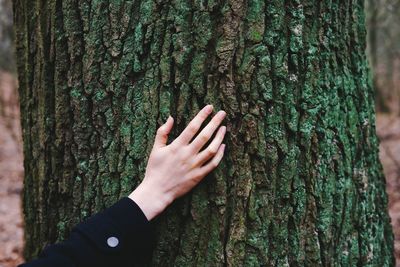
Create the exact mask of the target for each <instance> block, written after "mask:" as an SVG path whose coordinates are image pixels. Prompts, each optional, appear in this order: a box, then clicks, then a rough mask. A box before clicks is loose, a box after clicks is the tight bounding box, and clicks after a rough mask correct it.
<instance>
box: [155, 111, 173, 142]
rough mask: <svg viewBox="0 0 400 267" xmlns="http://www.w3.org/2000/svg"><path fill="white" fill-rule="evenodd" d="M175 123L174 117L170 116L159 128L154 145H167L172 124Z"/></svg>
mask: <svg viewBox="0 0 400 267" xmlns="http://www.w3.org/2000/svg"><path fill="white" fill-rule="evenodd" d="M173 125H174V119H173V118H172V117H171V116H169V117H168V119H167V121H166V122H165V123H164V124H163V125H161V126H160V128H158V130H157V134H156V137H155V140H154V147H163V146H166V144H167V141H168V134H169V133H170V132H171V129H172V126H173Z"/></svg>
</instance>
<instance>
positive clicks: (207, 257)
mask: <svg viewBox="0 0 400 267" xmlns="http://www.w3.org/2000/svg"><path fill="white" fill-rule="evenodd" d="M14 11H15V17H14V20H15V27H16V37H17V56H18V71H19V83H20V87H19V92H20V99H21V111H22V127H23V139H24V155H25V162H24V166H25V189H24V214H25V221H26V230H25V238H26V247H25V255H26V257H27V258H31V257H33V256H35V255H37V253H38V252H39V251H40V250H41V249H42V248H43V247H44V246H45V245H46V244H47V243H50V242H55V241H60V240H62V239H63V238H65V237H66V236H67V235H68V233H69V230H70V229H71V227H72V226H74V225H75V224H76V223H78V222H79V221H81V220H82V219H84V218H86V217H87V216H89V215H91V214H92V213H94V212H96V211H99V210H101V209H104V208H105V207H107V206H109V205H111V204H112V203H113V202H114V201H116V200H118V199H119V198H120V197H122V196H126V195H127V194H129V192H131V190H132V189H134V187H135V186H136V185H138V184H139V183H140V181H141V179H142V177H143V174H144V170H145V165H146V160H147V156H148V153H149V151H150V149H151V146H152V142H153V138H154V134H155V131H156V128H157V127H158V126H159V125H160V124H162V123H163V122H164V121H165V120H166V118H167V116H168V115H169V114H171V115H172V116H173V117H174V118H175V119H176V125H175V128H174V131H173V133H172V136H171V137H172V138H174V137H176V136H177V135H178V134H179V133H180V131H181V130H182V129H183V128H184V127H185V125H186V124H187V123H188V121H189V120H190V119H191V118H192V117H193V116H194V115H195V113H197V111H198V110H199V108H201V107H202V106H203V105H204V104H206V103H212V104H214V106H215V107H216V108H217V109H224V110H226V111H227V113H228V117H227V119H226V124H227V127H228V133H227V136H226V143H227V151H226V153H225V154H226V156H225V158H224V160H223V162H222V163H221V165H220V167H219V168H218V169H217V170H216V171H215V172H213V173H212V174H211V175H209V177H207V178H205V180H204V181H203V182H201V184H200V185H198V186H197V187H196V188H195V189H194V190H193V192H192V193H190V194H188V195H187V196H185V197H183V198H181V199H178V200H176V201H175V202H174V203H173V204H172V205H171V206H170V207H169V208H168V209H167V210H166V211H165V212H164V214H162V215H161V216H159V217H158V218H157V219H156V220H157V237H158V242H157V246H156V249H155V251H154V253H153V257H152V259H151V262H149V264H150V265H152V266H392V265H393V264H394V259H393V255H392V250H393V237H392V231H391V226H390V220H389V217H388V213H387V196H386V192H385V179H384V176H383V174H382V168H381V165H380V163H379V158H378V140H377V137H376V134H375V115H374V105H373V90H372V87H371V81H370V72H369V69H368V66H367V61H366V56H365V39H366V36H365V35H366V31H365V25H364V20H365V18H364V12H363V2H362V1H341V2H340V3H339V2H338V1H328V0H327V1H317V0H307V1H299V0H292V1H281V0H279V1H278V0H264V1H259V0H252V1H243V0H227V1H203V0H194V1H185V0H171V1H153V0H141V1H138V0H135V1H118V0H109V1H89V0H85V1H78V0H63V1H61V0H34V1H28V0H16V1H14ZM38 244H39V246H38Z"/></svg>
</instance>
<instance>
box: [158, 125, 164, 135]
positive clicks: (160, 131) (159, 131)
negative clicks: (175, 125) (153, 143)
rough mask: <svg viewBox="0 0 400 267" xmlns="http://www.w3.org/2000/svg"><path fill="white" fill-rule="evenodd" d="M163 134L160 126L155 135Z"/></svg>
mask: <svg viewBox="0 0 400 267" xmlns="http://www.w3.org/2000/svg"><path fill="white" fill-rule="evenodd" d="M163 133H164V127H163V126H161V127H159V128H158V129H157V134H163Z"/></svg>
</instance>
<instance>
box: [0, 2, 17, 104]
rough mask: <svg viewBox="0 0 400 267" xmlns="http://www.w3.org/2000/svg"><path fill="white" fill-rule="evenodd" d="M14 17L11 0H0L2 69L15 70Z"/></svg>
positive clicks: (0, 56) (0, 60) (0, 67)
mask: <svg viewBox="0 0 400 267" xmlns="http://www.w3.org/2000/svg"><path fill="white" fill-rule="evenodd" d="M12 17H13V16H12V3H11V0H0V71H1V70H4V71H9V72H14V71H15V64H14V50H13V27H12V21H13V20H12ZM0 108H1V107H0Z"/></svg>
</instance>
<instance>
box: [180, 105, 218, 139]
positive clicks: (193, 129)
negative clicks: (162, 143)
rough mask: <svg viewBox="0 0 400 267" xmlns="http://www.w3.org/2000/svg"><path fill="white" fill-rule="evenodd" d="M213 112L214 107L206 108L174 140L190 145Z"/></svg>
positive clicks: (208, 106)
mask: <svg viewBox="0 0 400 267" xmlns="http://www.w3.org/2000/svg"><path fill="white" fill-rule="evenodd" d="M212 110H213V106H212V105H207V106H205V107H204V108H203V109H202V110H200V111H199V113H197V115H196V116H195V117H194V118H193V119H192V120H191V121H190V122H189V124H188V126H186V128H185V129H184V130H183V131H182V133H181V134H180V135H179V136H178V137H177V138H176V139H175V140H174V142H177V143H179V144H188V143H189V142H190V140H192V138H193V136H195V134H196V133H197V132H198V131H199V129H200V127H201V124H202V123H203V122H204V121H205V120H206V119H207V117H208V116H209V115H210V114H211V112H212Z"/></svg>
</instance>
